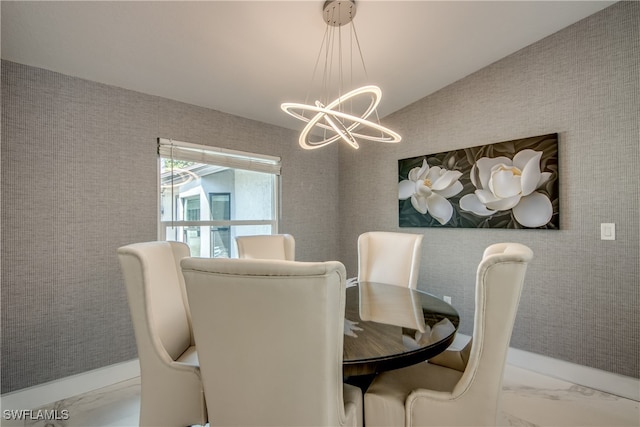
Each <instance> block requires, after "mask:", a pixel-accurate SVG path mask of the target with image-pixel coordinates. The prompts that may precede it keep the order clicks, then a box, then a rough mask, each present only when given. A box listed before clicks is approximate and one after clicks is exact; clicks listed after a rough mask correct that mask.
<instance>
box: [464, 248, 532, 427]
mask: <svg viewBox="0 0 640 427" xmlns="http://www.w3.org/2000/svg"><path fill="white" fill-rule="evenodd" d="M532 258H533V252H532V251H531V249H529V248H528V247H527V246H525V245H522V244H520V243H498V244H495V245H491V246H489V247H488V248H487V249H486V250H485V252H484V256H483V259H482V261H481V262H480V264H479V265H478V270H477V273H476V307H475V315H474V316H475V317H474V329H473V336H472V341H471V342H470V344H469V346H470V352H469V359H468V362H467V366H466V368H465V370H464V373H463V374H462V377H461V378H460V381H458V383H457V384H456V386H455V388H454V390H453V395H454V396H459V395H462V394H465V393H467V394H469V395H470V396H468V397H469V400H473V401H477V402H482V403H481V404H478V405H477V407H478V408H483V409H484V410H482V411H480V410H479V411H477V412H475V411H474V412H473V414H474V416H475V417H476V419H475V421H476V422H477V424H478V425H485V424H487V423H488V424H491V423H494V422H495V420H496V418H497V415H498V413H499V405H500V395H501V392H502V391H501V390H502V379H503V374H504V365H505V362H506V357H507V350H508V349H509V341H510V340H511V333H512V331H513V324H514V322H515V318H516V314H517V311H518V304H519V302H520V295H521V294H522V288H523V284H524V278H525V273H526V271H527V266H528V264H529V262H530V261H531V259H532ZM467 349H469V347H467Z"/></svg>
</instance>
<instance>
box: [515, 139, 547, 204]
mask: <svg viewBox="0 0 640 427" xmlns="http://www.w3.org/2000/svg"><path fill="white" fill-rule="evenodd" d="M523 151H532V152H533V153H535V154H534V156H532V157H531V158H530V159H529V161H528V162H527V164H526V165H525V167H524V168H522V195H523V196H528V195H529V194H531V193H533V192H534V191H535V190H536V188H538V182H540V177H541V175H542V174H541V173H540V158H541V157H542V152H541V151H533V150H523ZM521 152H522V151H521ZM518 154H520V153H518ZM518 154H516V156H517V155H518Z"/></svg>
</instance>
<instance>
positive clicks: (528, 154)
mask: <svg viewBox="0 0 640 427" xmlns="http://www.w3.org/2000/svg"><path fill="white" fill-rule="evenodd" d="M536 156H537V157H538V163H540V158H541V157H542V151H535V150H531V149H526V150H522V151H518V152H517V153H516V155H515V156H513V166H515V167H517V168H518V169H520V170H524V168H525V167H526V166H527V164H528V163H529V162H530V161H531V159H533V158H534V157H536Z"/></svg>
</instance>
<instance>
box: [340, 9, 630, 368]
mask: <svg viewBox="0 0 640 427" xmlns="http://www.w3.org/2000/svg"><path fill="white" fill-rule="evenodd" d="M639 28H640V3H637V2H633V3H631V2H628V3H618V4H615V5H613V6H612V7H610V8H608V9H605V10H604V11H602V12H601V13H598V14H596V15H594V16H592V17H589V18H587V19H585V20H583V21H581V22H579V23H577V24H575V25H573V26H571V27H569V28H566V29H564V30H562V31H560V32H558V33H556V34H554V35H552V36H550V37H548V38H546V39H544V40H541V41H539V42H537V43H535V44H533V45H531V46H529V47H527V48H525V49H523V50H521V51H519V52H517V53H515V54H513V55H511V56H509V57H507V58H505V59H502V60H500V61H498V62H496V63H494V64H492V65H491V66H489V67H487V68H485V69H483V70H480V71H478V72H476V73H474V74H472V75H470V76H468V77H466V78H464V79H462V80H460V81H458V82H456V83H455V84H452V85H450V86H449V87H446V88H444V89H442V90H441V91H439V92H437V93H435V94H433V95H431V96H428V97H426V98H424V99H422V100H420V101H418V102H416V103H415V104H413V105H411V106H409V107H407V108H405V109H403V110H401V111H399V112H397V113H395V114H393V115H392V116H389V117H387V118H386V119H385V120H384V122H385V124H387V125H388V126H389V127H391V128H392V129H394V130H395V131H397V132H399V133H400V134H401V135H402V136H403V141H402V143H401V144H399V145H397V146H394V147H389V146H385V145H374V144H366V145H365V144H363V147H362V148H361V150H359V151H358V152H355V151H350V150H348V149H346V148H341V149H340V171H341V174H342V176H341V182H343V183H344V184H345V185H341V186H340V206H341V211H340V213H341V233H340V247H341V249H343V252H342V253H341V254H342V256H343V262H345V264H346V266H347V269H348V270H349V271H350V272H351V273H354V272H355V271H356V269H357V257H356V239H357V236H358V234H359V233H361V232H364V231H368V230H388V231H398V230H399V231H403V232H413V233H422V234H424V240H423V256H422V259H421V271H420V275H421V281H422V284H421V287H422V288H423V289H425V290H427V291H430V292H432V293H435V294H437V295H450V296H452V297H453V305H454V306H456V307H457V308H458V309H459V311H460V313H461V315H462V332H464V333H467V334H470V333H471V331H472V325H473V309H474V286H475V269H476V267H477V263H478V262H479V260H480V258H481V256H482V251H483V250H484V248H485V247H486V246H488V245H489V244H491V243H495V242H500V241H516V242H521V243H525V244H527V245H529V246H530V247H531V248H532V249H533V251H534V253H535V259H534V261H533V263H532V264H531V266H530V269H529V271H528V275H527V279H526V283H525V289H524V293H523V296H522V300H521V305H520V310H519V313H518V317H517V320H516V325H515V330H514V333H513V337H512V340H511V344H512V346H513V347H515V348H518V349H522V350H527V351H531V352H534V353H539V354H542V355H546V356H550V357H553V358H557V359H561V360H566V361H569V362H573V363H577V364H580V365H586V366H590V367H594V368H599V369H603V370H606V371H611V372H615V373H619V374H624V375H628V376H632V377H639V376H640V366H639V358H640V315H639V313H640V304H639V302H640V301H639V299H640V279H639V271H638V270H639V267H638V264H639V261H640V258H639V245H640V243H639V242H640V229H639V225H640V221H639V214H638V208H639V206H638V196H639V193H640V189H639V185H640V173H639V172H638V171H639V169H638V165H639V164H640V154H639V153H640V148H639V146H640V130H639V123H640V100H639V96H640V95H639V94H640V30H639ZM383 102H384V100H383ZM553 132H558V133H559V163H560V164H559V168H560V197H561V200H560V209H561V215H560V224H561V230H560V231H551V230H548V231H547V230H498V229H493V230H486V229H451V228H448V229H442V228H422V229H420V228H402V229H400V228H399V227H398V201H397V183H398V166H397V161H398V159H403V158H407V157H413V156H419V155H424V154H430V153H438V152H442V151H448V150H452V149H459V148H465V147H473V146H477V145H484V144H490V143H494V142H501V141H508V140H512V139H519V138H523V137H528V136H535V135H541V134H547V133H553ZM347 184H348V185H347ZM601 222H614V223H615V224H616V233H617V240H615V241H601V240H600V223H601Z"/></svg>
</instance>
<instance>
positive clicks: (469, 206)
mask: <svg viewBox="0 0 640 427" xmlns="http://www.w3.org/2000/svg"><path fill="white" fill-rule="evenodd" d="M460 209H462V210H463V211H467V212H473V213H474V214H476V215H480V216H489V215H493V214H494V213H496V211H491V210H488V209H487V207H486V206H485V205H484V204H483V203H482V202H481V201H480V200H479V199H478V197H477V196H476V195H475V194H466V195H464V196H462V198H460Z"/></svg>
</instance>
